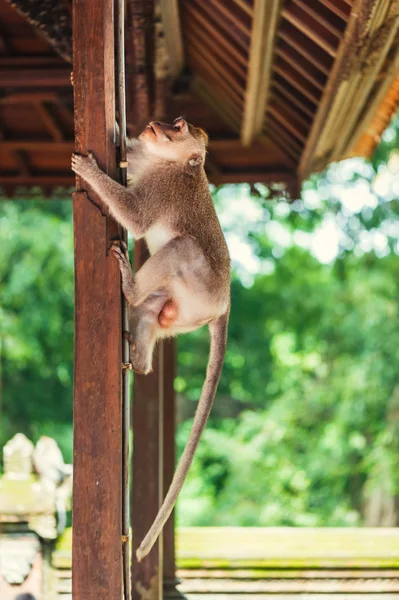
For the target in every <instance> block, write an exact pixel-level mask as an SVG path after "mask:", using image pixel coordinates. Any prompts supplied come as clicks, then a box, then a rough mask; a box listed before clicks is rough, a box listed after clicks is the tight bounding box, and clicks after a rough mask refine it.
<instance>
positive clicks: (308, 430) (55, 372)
mask: <svg viewBox="0 0 399 600" xmlns="http://www.w3.org/2000/svg"><path fill="white" fill-rule="evenodd" d="M398 132H399V122H398V121H395V122H394V123H393V124H392V126H391V127H390V129H389V130H387V132H386V134H385V136H384V139H383V141H382V143H381V145H380V147H379V149H378V151H377V152H376V155H375V158H374V160H373V162H372V163H371V164H370V163H367V162H365V161H362V160H352V161H347V162H346V163H342V164H338V165H332V166H331V167H330V168H329V169H328V170H327V171H326V172H324V173H322V174H320V175H317V176H314V177H313V178H312V179H311V180H309V181H307V182H306V183H305V186H304V192H303V197H302V199H301V200H298V201H296V202H294V203H292V204H287V203H285V202H277V201H275V200H269V199H268V194H269V192H268V190H267V189H266V188H264V186H261V185H259V186H256V190H255V192H256V193H255V194H253V193H252V195H251V192H250V189H249V187H248V186H227V187H224V188H220V189H218V190H214V197H215V202H216V205H217V208H218V212H219V214H220V216H221V219H222V223H223V226H224V229H225V231H226V234H227V238H228V241H229V245H230V248H231V251H232V258H233V282H232V313H231V323H230V330H229V345H228V351H227V356H226V362H225V368H224V372H223V375H222V380H221V383H220V387H219V393H218V397H217V400H216V402H215V407H214V410H213V413H212V417H211V420H210V423H209V426H208V427H207V430H206V432H205V435H204V438H203V440H202V442H201V444H200V448H199V450H198V454H197V456H196V459H195V461H194V464H193V467H192V470H191V472H190V475H189V478H188V481H187V484H186V485H185V488H184V491H183V494H182V498H181V501H180V503H179V511H178V517H179V522H180V524H184V525H188V524H191V525H263V526H267V525H297V526H308V525H309V526H322V525H324V526H346V525H356V524H362V523H363V522H364V505H365V499H366V498H367V497H368V496H370V494H372V493H373V491H374V490H376V489H380V490H383V493H384V494H386V495H387V496H390V497H392V498H396V497H399V480H398V473H399V435H398V434H399V431H398V422H399V385H398V384H399V370H398V364H399V305H398V298H399V256H398V252H399V220H398V212H399V202H398V198H399V186H398V183H397V181H398V173H399V155H398V154H397V153H396V148H397V146H398V139H399V134H398ZM252 192H254V190H252ZM0 247H1V248H2V252H1V254H0V282H1V283H0V299H1V313H0V318H1V321H0V325H1V388H0V389H1V409H2V428H1V443H4V442H5V441H6V440H7V439H9V438H10V437H11V436H12V435H13V434H14V433H15V432H17V431H23V432H24V433H26V434H27V435H29V436H30V437H32V438H33V439H37V438H38V437H39V436H40V435H42V434H47V435H52V436H54V437H56V439H57V440H58V442H59V443H60V445H61V448H62V450H63V453H64V456H65V458H66V460H68V461H70V460H71V458H72V448H71V446H72V426H71V419H72V354H73V241H72V227H71V206H70V203H69V202H68V201H65V200H54V201H51V202H49V201H38V200H25V201H13V202H9V201H4V202H2V203H1V204H0ZM207 353H208V336H207V333H206V331H202V330H201V331H199V332H195V333H194V334H190V335H187V336H182V337H181V338H180V339H179V368H178V377H177V379H176V390H177V392H178V399H179V414H180V415H181V419H182V423H181V425H180V427H179V432H178V450H179V452H181V451H182V449H183V447H184V444H185V441H186V439H187V436H188V432H189V428H190V426H191V418H190V415H192V413H193V412H194V409H195V406H196V402H197V400H198V397H199V393H200V389H201V385H202V382H203V377H204V372H205V366H206V361H207ZM398 504H399V503H398Z"/></svg>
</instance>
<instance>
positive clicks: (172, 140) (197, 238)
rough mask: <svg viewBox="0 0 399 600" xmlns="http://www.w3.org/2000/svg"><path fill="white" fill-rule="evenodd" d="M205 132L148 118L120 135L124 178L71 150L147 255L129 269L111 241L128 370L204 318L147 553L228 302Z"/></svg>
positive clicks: (167, 506)
mask: <svg viewBox="0 0 399 600" xmlns="http://www.w3.org/2000/svg"><path fill="white" fill-rule="evenodd" d="M207 141H208V137H207V135H206V133H205V132H204V131H203V130H202V129H199V128H197V127H193V126H192V125H190V124H189V123H187V122H186V121H185V120H184V119H182V118H180V117H179V118H178V119H176V120H175V121H174V122H173V124H172V125H168V124H166V123H160V122H158V121H153V122H151V123H149V125H147V127H146V128H145V129H144V131H143V132H142V133H141V134H140V135H139V137H138V139H134V140H129V144H128V163H129V166H128V187H127V188H124V187H122V186H121V185H119V184H118V183H116V182H115V181H113V180H112V179H110V178H109V177H108V176H107V175H106V174H105V173H103V172H102V171H101V170H100V169H99V167H98V166H97V163H96V160H95V159H94V157H93V155H92V154H89V156H80V155H78V154H73V156H72V169H73V171H75V173H76V174H77V175H79V176H80V177H82V178H83V179H84V180H85V181H86V182H87V183H88V184H89V186H90V187H91V188H92V190H94V192H95V193H96V194H97V195H98V196H99V198H100V199H101V200H102V201H103V202H104V204H105V205H106V206H107V207H108V209H109V212H110V214H111V215H113V217H114V218H115V219H116V220H117V221H118V222H119V223H120V224H121V225H123V227H125V228H126V229H128V230H129V231H130V232H131V233H132V234H133V236H134V237H135V239H136V240H138V239H141V238H144V239H145V241H146V243H147V246H148V249H149V251H150V254H151V256H150V258H149V259H148V260H147V262H146V263H145V264H144V265H143V266H142V267H141V269H140V270H139V271H138V272H137V273H136V274H135V276H133V274H132V270H131V266H130V263H129V259H128V255H127V248H126V245H125V244H123V243H121V244H114V245H113V247H112V251H113V253H114V255H115V258H116V259H117V261H118V263H119V267H120V271H121V275H122V289H123V293H124V295H125V297H126V299H127V302H128V303H129V311H130V315H129V326H130V333H129V334H128V339H129V342H130V360H131V363H132V367H133V369H134V371H136V372H137V373H142V374H146V373H149V372H150V370H151V363H152V354H153V349H154V345H155V343H156V341H157V340H158V339H161V338H165V337H171V336H175V335H177V334H179V333H186V332H189V331H194V330H195V329H198V328H199V327H201V326H202V325H205V324H207V325H208V327H209V331H210V355H209V361H208V367H207V372H206V378H205V383H204V386H203V389H202V392H201V397H200V400H199V403H198V407H197V411H196V414H195V417H194V423H193V427H192V430H191V433H190V436H189V439H188V442H187V445H186V448H185V450H184V453H183V456H182V459H181V461H180V463H179V465H178V467H177V470H176V473H175V475H174V478H173V481H172V483H171V486H170V488H169V491H168V493H167V495H166V498H165V500H164V503H163V505H162V507H161V509H160V511H159V513H158V515H157V517H156V519H155V521H154V523H153V525H152V526H151V528H150V530H149V532H148V534H147V535H146V537H145V538H144V540H143V542H142V543H141V545H140V547H139V549H138V551H137V558H138V560H139V561H140V560H141V559H142V558H143V557H144V556H146V555H147V554H148V553H149V551H150V550H151V548H152V546H153V545H154V543H155V541H156V539H157V538H158V536H159V534H160V532H161V531H162V528H163V526H164V524H165V522H166V521H167V519H168V517H169V516H170V514H171V512H172V510H173V507H174V505H175V502H176V500H177V497H178V495H179V493H180V490H181V488H182V486H183V483H184V480H185V478H186V475H187V472H188V470H189V468H190V465H191V463H192V460H193V457H194V453H195V450H196V448H197V446H198V442H199V439H200V436H201V433H202V431H203V429H204V427H205V424H206V421H207V419H208V415H209V413H210V410H211V407H212V403H213V400H214V397H215V393H216V389H217V386H218V383H219V379H220V375H221V371H222V366H223V360H224V355H225V351H226V341H227V325H228V318H229V312H230V258H229V253H228V250H227V246H226V242H225V239H224V236H223V233H222V230H221V227H220V224H219V221H218V218H217V216H216V212H215V209H214V206H213V202H212V197H211V195H210V192H209V187H208V181H207V177H206V174H205V169H204V162H205V153H206V145H207Z"/></svg>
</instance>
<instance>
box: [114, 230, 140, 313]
mask: <svg viewBox="0 0 399 600" xmlns="http://www.w3.org/2000/svg"><path fill="white" fill-rule="evenodd" d="M119 243H120V247H119V244H118V243H115V244H113V245H112V247H111V251H112V253H113V255H114V256H115V258H116V260H117V261H118V264H119V269H120V272H121V276H122V290H123V293H124V295H125V298H126V300H127V301H128V302H129V304H133V303H134V302H133V301H134V299H135V297H134V280H133V272H132V267H131V264H130V261H129V257H128V253H127V246H126V244H125V242H124V241H123V240H122V241H121V242H119Z"/></svg>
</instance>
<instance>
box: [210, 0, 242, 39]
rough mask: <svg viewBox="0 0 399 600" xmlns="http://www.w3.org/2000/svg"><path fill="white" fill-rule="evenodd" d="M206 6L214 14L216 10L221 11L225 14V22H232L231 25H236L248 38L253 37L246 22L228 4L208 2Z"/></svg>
mask: <svg viewBox="0 0 399 600" xmlns="http://www.w3.org/2000/svg"><path fill="white" fill-rule="evenodd" d="M204 5H205V8H206V10H207V11H208V10H209V11H211V12H213V10H214V9H217V10H219V11H220V12H221V13H222V14H223V16H224V18H225V20H226V21H227V22H229V21H230V23H231V24H232V25H234V27H236V28H237V30H238V31H241V32H242V33H243V34H244V35H246V36H248V37H250V36H251V31H250V29H249V27H247V25H246V24H245V22H244V21H243V20H242V19H241V18H240V17H239V16H238V15H237V14H236V13H235V11H234V10H232V7H230V6H228V5H226V3H224V2H219V0H207V2H204Z"/></svg>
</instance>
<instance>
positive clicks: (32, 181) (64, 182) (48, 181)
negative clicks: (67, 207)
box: [0, 173, 74, 200]
mask: <svg viewBox="0 0 399 600" xmlns="http://www.w3.org/2000/svg"><path fill="white" fill-rule="evenodd" d="M10 185H12V186H15V187H19V186H21V187H28V188H33V187H42V186H45V187H47V186H49V187H70V186H73V185H74V177H73V173H71V174H69V173H60V174H54V175H40V173H36V174H35V175H31V176H20V175H9V174H7V175H3V174H2V173H0V188H1V187H2V186H4V187H6V186H10ZM69 199H70V198H68V200H69Z"/></svg>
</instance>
